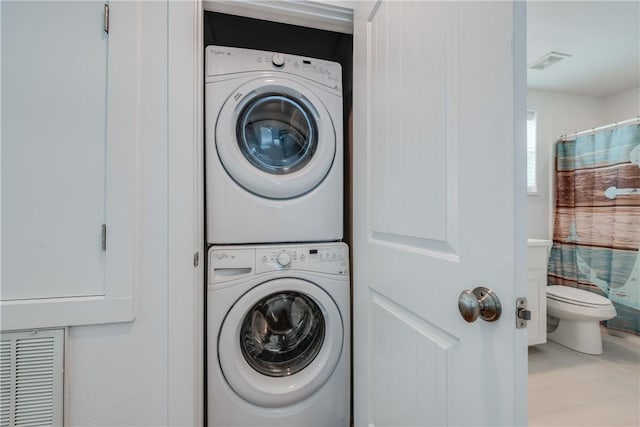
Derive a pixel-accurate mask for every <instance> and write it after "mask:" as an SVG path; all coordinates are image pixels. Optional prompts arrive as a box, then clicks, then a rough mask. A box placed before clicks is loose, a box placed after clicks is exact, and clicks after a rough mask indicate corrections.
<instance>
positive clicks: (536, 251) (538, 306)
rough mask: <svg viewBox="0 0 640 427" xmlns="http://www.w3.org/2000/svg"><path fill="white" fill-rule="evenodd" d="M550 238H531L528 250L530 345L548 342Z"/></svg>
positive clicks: (528, 327) (528, 326)
mask: <svg viewBox="0 0 640 427" xmlns="http://www.w3.org/2000/svg"><path fill="white" fill-rule="evenodd" d="M550 247H551V242H550V241H549V240H540V239H529V242H528V252H527V263H528V267H527V280H528V286H529V296H528V297H527V300H528V302H529V310H530V311H531V321H530V322H529V324H528V325H527V329H528V330H529V345H535V344H542V343H545V342H547V262H548V260H549V248H550Z"/></svg>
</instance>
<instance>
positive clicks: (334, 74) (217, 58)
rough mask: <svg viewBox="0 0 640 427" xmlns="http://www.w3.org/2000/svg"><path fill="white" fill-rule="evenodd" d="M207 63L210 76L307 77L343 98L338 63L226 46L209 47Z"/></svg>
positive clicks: (340, 68) (340, 69) (340, 70)
mask: <svg viewBox="0 0 640 427" xmlns="http://www.w3.org/2000/svg"><path fill="white" fill-rule="evenodd" d="M206 62H207V64H206V65H207V76H218V75H226V74H233V73H243V72H253V71H281V72H284V73H291V74H295V75H297V76H301V77H306V78H308V79H310V80H313V81H314V82H317V83H320V84H321V85H324V86H327V87H329V88H332V89H335V90H336V91H340V95H342V66H341V65H340V64H339V63H337V62H331V61H325V60H323V59H315V58H307V57H305V56H297V55H289V54H287V53H278V52H268V51H260V50H253V49H242V48H237V47H226V46H207V49H206Z"/></svg>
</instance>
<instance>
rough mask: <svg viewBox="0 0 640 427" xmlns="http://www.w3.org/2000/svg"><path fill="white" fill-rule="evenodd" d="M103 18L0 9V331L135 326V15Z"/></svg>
mask: <svg viewBox="0 0 640 427" xmlns="http://www.w3.org/2000/svg"><path fill="white" fill-rule="evenodd" d="M104 8H105V2H104V1H98V0H93V1H83V2H12V1H6V2H2V3H1V4H0V18H1V21H0V22H1V25H0V33H1V40H2V73H1V75H2V92H1V101H2V109H1V111H2V117H1V122H2V147H1V149H2V151H1V153H2V155H1V160H2V168H1V182H2V195H1V206H2V237H1V244H2V251H1V267H2V268H1V280H2V294H1V298H0V299H1V311H2V319H1V320H2V329H3V330H11V329H25V328H36V327H52V326H69V325H77V324H90V323H104V322H114V321H127V320H133V273H134V269H133V262H134V259H133V258H134V257H133V248H134V235H133V226H134V223H135V197H136V194H135V188H136V186H135V183H136V180H135V167H136V151H137V150H136V139H137V135H136V126H137V123H136V121H137V104H138V94H137V90H136V87H137V84H138V78H139V77H138V76H137V72H136V66H137V61H138V59H137V50H136V49H137V47H136V46H137V37H138V34H137V31H138V28H137V27H138V23H137V20H136V17H137V13H138V12H137V6H136V5H135V4H133V3H131V2H113V3H112V4H111V6H110V8H111V18H112V22H113V21H115V22H116V24H117V29H115V31H111V32H110V34H107V33H106V32H105V31H104V29H103V14H104ZM103 224H106V230H107V233H106V246H107V250H106V251H105V250H104V248H103V246H104V245H103V240H104V239H105V238H104V237H103V234H104V233H103Z"/></svg>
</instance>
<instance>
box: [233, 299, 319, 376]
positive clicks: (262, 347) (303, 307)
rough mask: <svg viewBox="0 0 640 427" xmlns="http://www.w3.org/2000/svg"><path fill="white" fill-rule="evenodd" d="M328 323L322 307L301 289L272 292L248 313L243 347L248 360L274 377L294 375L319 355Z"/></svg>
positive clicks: (241, 339)
mask: <svg viewBox="0 0 640 427" xmlns="http://www.w3.org/2000/svg"><path fill="white" fill-rule="evenodd" d="M324 333H325V322H324V316H323V315H322V311H321V310H320V307H318V305H317V304H316V303H315V302H314V301H313V300H312V299H311V298H309V297H307V296H305V295H302V294H300V293H298V292H294V291H289V292H280V293H276V294H272V295H269V296H267V297H265V298H263V299H262V300H260V302H258V303H257V304H256V305H254V306H253V307H252V308H251V310H249V312H248V313H247V315H246V316H245V318H244V321H243V323H242V328H241V330H240V347H241V349H242V354H243V356H244V358H245V359H246V361H247V363H249V365H250V366H251V367H252V368H253V369H255V370H256V371H258V372H260V373H261V374H264V375H268V376H272V377H283V376H287V375H294V374H296V373H297V372H299V371H301V370H303V369H304V368H305V367H307V366H308V365H309V364H310V363H311V362H312V361H313V359H314V358H315V357H316V356H317V355H318V352H319V351H320V348H322V343H323V341H324Z"/></svg>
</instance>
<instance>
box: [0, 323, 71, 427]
mask: <svg viewBox="0 0 640 427" xmlns="http://www.w3.org/2000/svg"><path fill="white" fill-rule="evenodd" d="M63 338H64V331H63V330H62V329H59V330H44V331H30V332H11V333H2V338H1V339H0V426H1V427H14V426H61V425H62V378H63V376H62V375H63V345H64V340H63Z"/></svg>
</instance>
